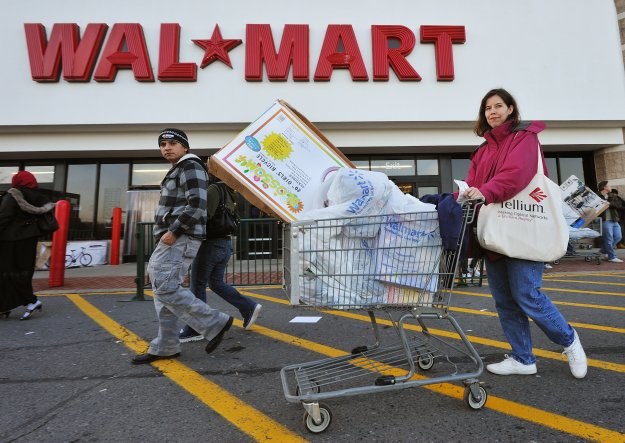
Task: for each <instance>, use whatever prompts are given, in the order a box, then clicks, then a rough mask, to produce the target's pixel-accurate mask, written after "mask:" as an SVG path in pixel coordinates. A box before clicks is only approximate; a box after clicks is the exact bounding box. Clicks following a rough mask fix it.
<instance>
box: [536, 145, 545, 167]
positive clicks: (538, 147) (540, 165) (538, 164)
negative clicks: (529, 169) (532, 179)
mask: <svg viewBox="0 0 625 443" xmlns="http://www.w3.org/2000/svg"><path fill="white" fill-rule="evenodd" d="M536 147H537V151H538V163H536V175H545V168H543V161H542V160H543V156H542V155H540V142H538V143H536Z"/></svg>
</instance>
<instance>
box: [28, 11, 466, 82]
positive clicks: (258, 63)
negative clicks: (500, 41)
mask: <svg viewBox="0 0 625 443" xmlns="http://www.w3.org/2000/svg"><path fill="white" fill-rule="evenodd" d="M108 28H109V26H108V25H107V24H105V23H89V24H88V25H87V27H86V29H85V31H84V33H83V36H82V38H81V37H80V30H79V27H78V25H77V24H75V23H57V24H54V26H53V27H52V31H51V32H50V37H49V39H48V38H47V37H46V28H45V26H44V25H42V24H40V23H25V24H24V29H25V32H26V43H27V47H28V58H29V61H30V70H31V76H32V79H33V80H34V81H36V82H44V83H45V82H58V81H59V78H60V76H61V71H62V73H63V79H64V80H65V81H68V82H89V81H91V78H92V75H93V79H94V80H95V81H96V82H112V81H115V76H116V75H117V72H118V71H119V70H120V69H130V70H132V72H133V75H134V77H135V79H136V80H137V81H139V82H153V81H154V74H153V72H152V63H151V60H150V56H149V53H148V45H147V43H146V39H145V37H144V34H143V27H142V26H141V24H139V23H115V24H113V26H112V29H111V32H110V33H109V35H108V37H106V33H107V31H108ZM245 34H246V42H245V80H247V81H249V82H255V81H262V80H263V64H264V66H265V70H266V73H267V78H268V79H269V80H270V81H286V80H288V77H289V69H290V68H291V66H292V69H291V72H292V78H293V80H294V81H304V82H305V81H309V80H310V69H309V27H308V25H288V24H287V25H284V29H283V33H282V40H281V42H280V46H279V49H278V50H277V51H276V45H275V43H274V40H273V36H272V30H271V26H270V25H267V24H248V25H246V32H245ZM105 37H106V38H105ZM420 38H421V43H428V44H434V48H435V51H434V53H435V58H436V78H437V80H438V81H453V80H454V61H453V44H458V43H464V42H465V40H466V36H465V28H464V26H444V25H424V26H421V27H420ZM193 43H195V44H196V45H197V46H199V47H200V48H202V49H203V50H204V55H203V58H202V61H201V62H200V68H201V69H204V68H206V67H207V66H208V65H210V64H211V63H212V62H214V61H217V60H219V61H220V62H222V63H224V64H226V65H227V66H229V67H231V68H232V64H231V61H230V57H229V55H228V53H229V52H230V51H231V50H232V49H234V48H236V47H237V46H239V45H240V44H241V43H242V41H241V40H240V39H224V38H223V37H222V35H221V32H220V30H219V26H218V25H216V26H215V28H214V30H213V34H212V36H211V38H210V39H198V40H193ZM371 43H372V45H371V47H372V53H371V55H372V70H373V80H376V81H388V79H389V71H390V69H392V70H393V72H394V73H395V75H396V76H397V78H398V79H399V80H401V81H420V80H421V76H420V75H419V74H418V72H417V71H416V70H415V68H414V67H413V66H412V65H411V64H410V62H409V61H408V59H407V56H408V55H409V54H410V53H411V52H412V50H413V49H414V47H415V44H416V37H415V35H414V33H413V32H412V31H411V30H410V29H409V28H407V27H406V26H402V25H372V26H371ZM179 50H180V25H179V24H178V23H162V24H161V28H160V40H159V47H158V76H157V78H158V80H159V81H162V82H195V81H196V80H197V66H198V65H197V64H196V63H195V62H188V61H187V62H181V61H180V57H179ZM98 55H99V61H98V62H97V63H96V59H98ZM335 69H348V70H349V72H350V75H351V77H352V80H353V81H368V80H369V74H368V72H367V68H366V67H365V63H364V60H363V57H362V53H361V51H360V46H359V44H358V40H357V39H356V35H355V33H354V29H353V28H352V26H351V25H328V27H327V30H326V33H325V36H324V39H323V44H322V47H321V52H320V54H319V58H318V60H317V65H316V67H315V73H314V77H313V79H314V81H319V82H322V81H330V79H331V77H332V73H333V71H334V70H335Z"/></svg>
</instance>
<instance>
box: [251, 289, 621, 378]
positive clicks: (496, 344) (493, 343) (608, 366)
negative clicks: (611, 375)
mask: <svg viewBox="0 0 625 443" xmlns="http://www.w3.org/2000/svg"><path fill="white" fill-rule="evenodd" d="M239 292H241V293H242V294H245V295H249V296H250V297H255V298H260V299H263V300H267V301H270V302H274V303H279V304H285V305H288V304H289V302H288V301H287V300H283V299H279V298H275V297H270V296H267V295H262V294H256V293H255V292H250V291H239ZM316 312H323V313H325V314H328V315H334V316H337V317H343V318H349V319H352V320H358V321H364V322H367V323H370V322H371V320H370V319H369V316H368V315H362V314H357V313H355V312H350V311H336V310H329V309H321V310H319V309H318V310H316ZM376 321H377V323H378V324H379V325H386V326H393V323H391V321H390V320H385V319H380V318H376ZM571 324H573V323H571ZM255 327H256V326H255ZM404 327H405V328H406V329H407V330H412V331H421V328H420V327H419V326H416V325H412V324H405V325H404ZM428 331H429V333H430V334H432V335H438V336H441V337H446V338H451V339H454V340H460V337H459V336H458V334H456V333H455V332H450V331H445V330H442V329H435V328H430V327H428ZM467 337H468V338H469V340H470V341H471V343H479V344H481V345H485V346H490V347H493V348H499V349H503V350H507V351H509V350H510V349H511V348H510V345H509V344H508V343H507V342H503V341H499V340H492V339H490V338H484V337H478V336H475V335H467ZM533 351H534V354H535V355H536V356H538V357H542V358H549V359H552V360H558V361H562V362H566V358H565V357H564V356H563V355H562V354H561V353H560V352H553V351H547V350H544V349H539V348H534V349H533ZM588 366H591V367H595V368H599V369H604V370H606V371H614V372H619V373H625V364H619V363H612V362H608V361H603V360H596V359H593V358H589V359H588Z"/></svg>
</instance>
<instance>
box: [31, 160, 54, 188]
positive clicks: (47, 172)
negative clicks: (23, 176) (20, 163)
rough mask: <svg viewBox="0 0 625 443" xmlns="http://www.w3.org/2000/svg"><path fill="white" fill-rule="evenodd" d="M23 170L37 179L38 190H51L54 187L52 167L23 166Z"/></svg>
mask: <svg viewBox="0 0 625 443" xmlns="http://www.w3.org/2000/svg"><path fill="white" fill-rule="evenodd" d="M25 169H26V170H27V171H29V172H30V173H32V174H33V175H34V176H35V178H36V179H37V183H38V184H39V187H40V188H48V189H52V187H53V185H54V166H53V165H28V164H26V165H25Z"/></svg>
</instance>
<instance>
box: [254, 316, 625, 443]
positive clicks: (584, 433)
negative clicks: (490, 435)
mask: <svg viewBox="0 0 625 443" xmlns="http://www.w3.org/2000/svg"><path fill="white" fill-rule="evenodd" d="M254 332H256V333H258V334H261V335H264V336H266V337H269V338H272V339H274V340H279V341H282V342H284V343H287V344H289V345H293V346H298V347H301V348H303V349H306V350H307V351H314V352H317V353H318V354H322V355H325V356H327V357H341V356H344V355H349V353H348V352H345V351H343V350H340V349H336V348H333V347H331V346H327V345H323V344H320V343H317V342H313V341H310V340H305V339H302V338H299V337H295V336H292V335H289V334H285V333H282V332H279V331H275V330H273V329H269V328H265V327H263V326H260V325H258V324H256V325H254ZM357 360H358V359H354V360H352V364H356V365H357V364H358V361H357ZM376 371H379V372H383V373H384V374H386V375H395V376H401V375H405V374H406V371H404V370H401V369H399V368H396V367H392V366H388V365H385V364H382V363H379V364H376ZM412 379H414V380H427V377H424V376H422V375H418V374H415V375H414V376H413V377H412ZM422 387H423V388H425V389H428V390H430V391H433V392H436V393H438V394H442V395H446V396H448V397H452V398H455V399H458V400H463V396H464V388H462V387H460V386H457V385H453V384H451V383H437V384H431V385H424V386H422ZM484 407H485V408H488V409H491V410H493V411H496V412H499V413H501V414H505V415H509V416H512V417H515V418H519V419H521V420H525V421H528V422H531V423H536V424H539V425H542V426H545V427H548V428H551V429H555V430H557V431H561V432H566V433H567V434H571V435H575V436H578V437H581V438H585V439H588V440H592V441H597V442H612V443H616V442H625V434H621V433H620V432H617V431H613V430H610V429H606V428H602V427H599V426H596V425H593V424H591V423H586V422H583V421H580V420H575V419H572V418H568V417H564V416H562V415H558V414H554V413H551V412H548V411H544V410H542V409H538V408H534V407H532V406H527V405H523V404H520V403H516V402H513V401H510V400H505V399H503V398H499V397H495V396H492V395H489V396H488V400H487V402H486V405H485V406H484Z"/></svg>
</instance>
